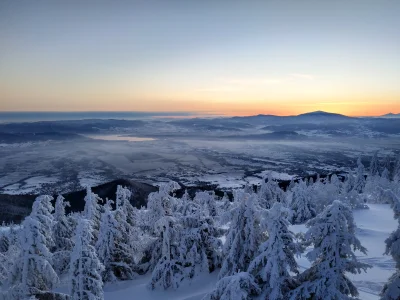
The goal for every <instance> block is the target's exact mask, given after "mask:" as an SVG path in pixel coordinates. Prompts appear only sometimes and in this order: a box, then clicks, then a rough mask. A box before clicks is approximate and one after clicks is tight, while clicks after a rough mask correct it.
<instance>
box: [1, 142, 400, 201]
mask: <svg viewBox="0 0 400 300" xmlns="http://www.w3.org/2000/svg"><path fill="white" fill-rule="evenodd" d="M90 137H91V138H86V139H81V140H76V139H72V140H62V141H45V142H29V143H20V144H1V145H0V156H1V160H0V193H11V194H12V193H37V192H46V191H54V190H56V191H57V192H66V191H70V190H74V189H77V188H81V187H82V186H86V185H96V184H99V183H102V182H106V181H109V180H113V179H116V178H119V177H126V178H130V179H136V180H139V181H144V182H151V183H157V182H160V181H163V180H168V179H174V180H178V181H180V182H182V183H184V184H196V183H199V182H209V183H216V184H219V185H220V186H221V187H235V186H240V185H242V184H245V183H246V182H252V183H255V182H257V181H259V180H260V178H261V176H262V173H261V172H262V171H264V170H272V171H275V172H274V174H275V175H274V176H276V177H278V178H279V177H284V178H285V179H287V178H290V176H289V175H304V174H307V173H311V172H320V173H324V172H325V173H326V172H329V171H332V170H342V171H346V170H347V169H348V168H350V167H353V166H354V165H355V160H356V158H357V156H359V155H360V154H362V155H364V156H363V157H364V158H365V159H368V157H367V155H371V154H372V153H373V152H374V151H376V150H378V149H380V155H386V154H392V155H393V154H394V150H396V149H399V148H400V146H399V141H398V139H385V140H380V141H379V142H378V141H376V140H362V139H330V140H329V141H327V140H324V141H321V142H318V141H306V142H305V141H290V140H284V141H261V140H244V139H232V138H231V139H223V138H220V139H219V138H217V137H215V136H214V137H213V138H208V139H207V138H206V137H199V138H197V139H196V138H194V137H193V136H191V137H190V138H187V137H185V136H182V137H175V138H168V139H152V138H142V137H128V136H120V135H102V136H90ZM366 162H367V161H366Z"/></svg>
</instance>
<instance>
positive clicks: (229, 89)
mask: <svg viewBox="0 0 400 300" xmlns="http://www.w3.org/2000/svg"><path fill="white" fill-rule="evenodd" d="M238 90H241V89H240V88H238V87H234V86H220V87H209V88H199V89H196V92H204V93H207V92H234V91H238Z"/></svg>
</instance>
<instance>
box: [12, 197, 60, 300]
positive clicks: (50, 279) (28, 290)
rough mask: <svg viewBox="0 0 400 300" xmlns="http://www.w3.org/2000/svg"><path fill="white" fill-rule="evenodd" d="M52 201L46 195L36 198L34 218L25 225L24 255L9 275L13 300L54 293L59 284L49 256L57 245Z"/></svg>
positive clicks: (25, 222) (19, 258) (22, 238)
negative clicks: (54, 233) (55, 242)
mask: <svg viewBox="0 0 400 300" xmlns="http://www.w3.org/2000/svg"><path fill="white" fill-rule="evenodd" d="M51 200H53V198H52V197H51V196H47V195H44V196H39V197H37V198H36V200H35V202H34V203H33V206H32V212H31V214H30V215H29V216H28V217H26V218H25V220H24V221H23V222H22V230H21V231H20V248H21V252H20V255H19V257H18V259H16V260H15V262H14V266H13V270H12V273H11V274H10V286H11V290H10V299H25V298H28V297H31V296H34V295H37V294H41V293H44V292H48V291H51V289H52V288H53V286H54V285H55V284H56V283H57V282H58V276H57V274H56V272H55V271H54V269H53V267H52V255H51V253H50V248H51V247H53V245H54V241H53V239H52V235H51V230H52V226H53V223H54V220H53V216H52V214H51V213H52V211H53V206H52V204H51Z"/></svg>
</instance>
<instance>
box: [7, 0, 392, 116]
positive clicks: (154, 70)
mask: <svg viewBox="0 0 400 300" xmlns="http://www.w3.org/2000/svg"><path fill="white" fill-rule="evenodd" d="M399 12H400V1H398V0H391V1H389V0H374V1H371V0H346V1H341V0H331V1H329V0H315V1H310V0H302V1H299V0H292V1H289V0H274V1H272V0H264V1H245V0H243V1H234V0H233V1H228V0H226V1H218V0H201V1H194V0H193V1H192V0H160V1H152V0H146V1H120V0H113V1H101V0H99V1H85V0H82V1H74V0H72V1H71V0H69V1H57V0H52V1H40V0H35V1H32V0H26V1H25V0H18V1H16V0H2V1H0V111H110V110H112V111H199V112H203V113H204V112H209V113H218V114H229V115H232V114H235V115H249V114H258V113H270V114H279V115H290V114H298V113H303V112H307V111H314V110H325V111H331V112H337V113H344V114H348V115H379V114H383V113H387V112H394V113H400V18H399Z"/></svg>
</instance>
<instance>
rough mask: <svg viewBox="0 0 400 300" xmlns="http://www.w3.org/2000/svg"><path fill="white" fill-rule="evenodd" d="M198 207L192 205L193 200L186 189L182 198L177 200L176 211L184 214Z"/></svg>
mask: <svg viewBox="0 0 400 300" xmlns="http://www.w3.org/2000/svg"><path fill="white" fill-rule="evenodd" d="M197 209H199V206H198V205H197V204H196V205H194V202H193V200H192V199H191V197H190V195H189V193H188V191H187V190H185V193H184V194H183V196H182V198H181V199H180V200H179V203H178V207H177V210H176V212H177V213H179V214H181V215H183V216H185V215H188V214H191V213H192V212H193V211H194V210H197Z"/></svg>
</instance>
